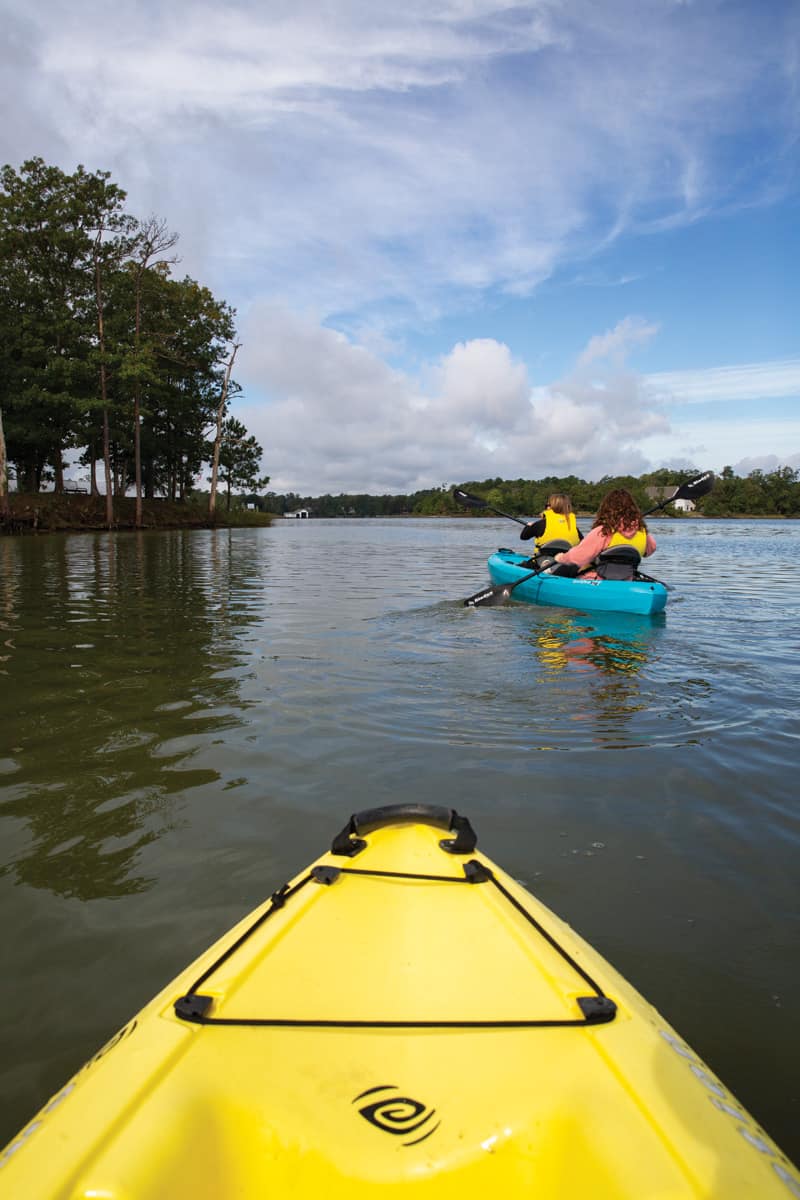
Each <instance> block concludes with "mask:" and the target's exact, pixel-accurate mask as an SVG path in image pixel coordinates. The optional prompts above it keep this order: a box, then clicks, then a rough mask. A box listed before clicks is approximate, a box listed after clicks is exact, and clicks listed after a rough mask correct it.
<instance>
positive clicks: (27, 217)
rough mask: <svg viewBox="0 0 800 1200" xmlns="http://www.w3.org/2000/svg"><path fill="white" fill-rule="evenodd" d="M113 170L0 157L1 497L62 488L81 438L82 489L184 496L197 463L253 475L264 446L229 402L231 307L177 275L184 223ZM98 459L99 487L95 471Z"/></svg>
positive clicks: (227, 475) (236, 482)
mask: <svg viewBox="0 0 800 1200" xmlns="http://www.w3.org/2000/svg"><path fill="white" fill-rule="evenodd" d="M125 200H126V193H125V192H124V191H123V190H122V189H121V188H120V187H118V186H117V184H115V183H113V182H112V181H111V179H110V174H109V172H107V171H95V172H88V171H86V170H85V169H84V168H83V167H82V166H79V167H78V168H77V169H76V170H75V171H74V172H73V173H72V174H67V173H65V172H64V171H62V170H60V169H59V168H58V167H53V166H48V165H47V164H46V163H45V162H44V161H43V160H42V159H41V158H34V159H31V160H29V161H28V162H25V163H23V164H22V166H21V168H20V169H19V170H18V171H16V170H14V169H13V168H12V167H11V166H8V165H6V166H5V167H3V168H2V171H0V263H2V267H0V513H2V511H3V508H4V507H7V494H6V467H7V468H8V471H9V473H11V474H13V476H15V478H16V484H17V488H18V490H19V491H26V492H37V491H39V490H40V489H41V488H42V486H43V485H48V486H49V485H52V486H53V487H54V488H55V491H56V492H61V491H63V489H64V468H65V465H66V464H65V460H64V455H65V453H66V452H67V451H69V450H74V449H82V450H83V454H82V457H81V459H80V462H81V464H82V465H83V466H84V468H85V469H86V472H87V482H88V485H89V490H91V491H92V492H93V493H95V494H96V493H99V492H100V491H102V492H104V493H105V495H106V497H107V500H106V504H107V513H108V516H109V523H111V514H112V504H113V497H114V496H115V495H124V494H125V493H126V492H127V490H128V489H129V488H135V492H136V500H137V523H141V501H142V497H144V498H145V499H147V498H154V497H156V496H164V497H167V498H168V499H172V500H178V499H182V498H183V497H185V496H186V495H187V494H188V493H189V491H190V490H191V488H192V486H193V484H194V481H195V480H196V478H197V476H198V474H199V472H200V470H201V468H202V466H203V464H204V463H209V464H211V466H212V486H211V499H210V507H211V509H212V511H213V506H214V498H215V494H216V487H217V478H218V477H219V478H220V479H221V480H222V481H223V482H226V480H227V483H228V489H229V495H230V489H231V488H234V489H239V490H241V489H245V490H246V489H249V490H253V489H257V488H260V487H263V485H264V484H265V483H267V482H269V480H268V479H267V478H260V477H259V463H260V459H261V447H260V446H259V445H258V443H257V442H256V440H255V438H253V437H249V436H248V433H247V430H246V429H245V428H244V426H243V425H242V424H241V422H238V421H235V420H233V419H232V418H230V417H229V416H228V405H229V401H230V399H231V398H232V397H233V396H234V395H235V394H236V393H237V392H238V391H239V390H240V389H239V387H238V385H237V384H236V382H235V381H234V380H233V379H232V377H231V370H232V367H233V362H234V358H235V355H236V350H237V349H238V344H237V342H236V328H235V323H234V318H235V311H234V309H232V308H231V307H230V306H229V305H228V304H226V303H225V301H223V300H219V299H217V298H216V297H214V296H213V295H212V294H211V292H210V291H209V289H208V288H206V287H204V286H202V285H201V284H200V283H198V282H197V281H196V280H194V279H191V278H189V277H188V276H186V277H184V278H182V279H177V278H173V277H172V273H171V272H172V267H173V266H174V265H175V264H176V263H177V262H178V258H177V256H176V255H175V253H174V249H175V246H176V244H177V241H178V235H177V234H176V233H173V232H171V231H170V230H169V229H168V227H167V224H166V222H164V221H163V220H161V219H159V218H157V217H153V216H151V217H148V218H146V219H144V220H140V219H137V218H135V217H133V216H131V215H130V214H129V213H127V212H126V211H125ZM98 470H100V472H101V479H102V487H100V486H99V485H98Z"/></svg>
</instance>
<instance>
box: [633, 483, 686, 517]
mask: <svg viewBox="0 0 800 1200" xmlns="http://www.w3.org/2000/svg"><path fill="white" fill-rule="evenodd" d="M644 490H645V495H646V496H647V497H648V499H649V500H652V501H653V503H654V504H658V502H659V501H660V500H669V498H670V496H674V495H675V493H676V492H677V490H678V485H677V484H675V483H671V484H669V486H668V487H649V488H645V489H644ZM672 507H673V508H674V509H675V510H676V512H694V500H676V501H675V503H674V504H673V506H672Z"/></svg>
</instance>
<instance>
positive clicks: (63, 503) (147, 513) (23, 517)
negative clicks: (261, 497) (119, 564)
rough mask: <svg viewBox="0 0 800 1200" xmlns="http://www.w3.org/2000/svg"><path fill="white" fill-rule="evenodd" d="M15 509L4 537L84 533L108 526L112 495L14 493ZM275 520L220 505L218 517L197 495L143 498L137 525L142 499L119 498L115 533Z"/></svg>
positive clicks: (2, 529) (2, 523)
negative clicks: (108, 503)
mask: <svg viewBox="0 0 800 1200" xmlns="http://www.w3.org/2000/svg"><path fill="white" fill-rule="evenodd" d="M8 500H9V512H8V515H7V516H6V517H3V516H2V515H0V536H2V535H3V534H6V535H8V534H36V533H80V532H81V531H85V532H87V533H88V532H97V531H101V530H108V528H109V525H108V518H107V514H106V498H105V496H102V495H96V496H88V495H69V494H62V495H56V494H55V493H54V492H31V493H20V492H10V493H9V496H8ZM271 524H272V516H271V515H270V514H269V513H263V512H258V511H252V510H250V509H247V508H243V507H239V506H232V507H231V508H230V509H226V508H225V506H224V505H221V506H217V508H216V510H215V512H214V514H213V516H210V515H209V511H208V495H207V494H201V495H200V496H199V497H198V498H197V499H190V500H184V501H173V500H166V499H156V500H142V504H141V517H140V521H139V522H138V523H137V514H136V497H135V496H115V497H114V521H113V525H112V526H111V528H112V530H114V531H125V530H129V529H130V530H135V529H137V528H138V529H140V530H148V531H149V530H167V529H217V528H223V529H224V528H235V527H239V526H258V525H261V526H267V525H271Z"/></svg>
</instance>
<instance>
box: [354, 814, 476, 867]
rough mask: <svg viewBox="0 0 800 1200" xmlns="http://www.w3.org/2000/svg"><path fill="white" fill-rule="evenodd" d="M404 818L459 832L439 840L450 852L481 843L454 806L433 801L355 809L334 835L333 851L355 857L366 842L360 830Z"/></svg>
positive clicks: (462, 851)
mask: <svg viewBox="0 0 800 1200" xmlns="http://www.w3.org/2000/svg"><path fill="white" fill-rule="evenodd" d="M402 821H414V822H416V823H417V824H419V825H433V826H435V828H436V829H447V830H452V831H453V832H454V833H455V835H456V836H455V837H454V838H443V839H442V840H441V841H440V842H439V845H440V846H441V847H442V849H443V850H446V851H447V853H448V854H471V853H472V851H473V850H474V849H475V847H476V845H477V844H478V839H477V837H476V835H475V830H474V829H473V828H472V826H471V825H470V823H469V821H468V820H467V818H466V817H462V816H459V814H458V813H457V812H456V810H455V809H454V808H442V807H439V806H438V805H433V804H387V805H385V806H384V807H383V808H365V809H364V811H363V812H359V813H353V815H352V816H351V818H350V820H349V821H348V822H347V824H346V825H345V827H344V829H343V830H342V831H341V833H337V835H336V837H335V838H334V839H333V842H332V844H331V854H342V855H345V856H346V857H347V858H353V856H354V855H356V854H358V853H359V851H360V850H363V849H364V847H365V846H366V844H367V843H366V842H365V841H364V840H363V839H362V838H360V837H359V836H358V835H359V834H360V833H372V832H373V831H374V830H376V829H381V828H382V827H383V826H384V825H398V824H399V823H400V822H402Z"/></svg>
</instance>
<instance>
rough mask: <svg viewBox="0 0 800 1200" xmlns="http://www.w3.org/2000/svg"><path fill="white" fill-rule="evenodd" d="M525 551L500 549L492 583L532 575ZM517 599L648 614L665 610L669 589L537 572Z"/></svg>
mask: <svg viewBox="0 0 800 1200" xmlns="http://www.w3.org/2000/svg"><path fill="white" fill-rule="evenodd" d="M527 561H528V560H527V558H526V557H525V556H524V555H522V554H515V553H514V552H513V551H512V550H498V551H497V553H496V554H493V555H492V556H491V557H490V559H489V577H490V579H491V581H492V583H493V584H504V583H516V582H517V580H518V579H522V578H523V576H525V575H530V573H531V569H530V567H523V566H521V564H522V563H523V562H527ZM511 596H512V598H513V599H514V600H524V601H526V602H527V603H528V604H554V605H558V606H559V607H561V608H581V609H585V610H586V611H591V612H627V613H639V614H641V615H643V616H647V615H649V614H651V613H659V612H663V610H664V608H665V607H666V603H667V589H666V588H665V587H664V585H663V583H647V582H645V581H644V580H638V579H636V580H631V581H630V582H629V581H627V580H626V581H617V580H614V579H583V578H576V579H568V578H567V577H566V576H563V575H534V576H533V578H531V579H528V580H526V581H525V583H521V584H520V585H519V587H515V588H514V591H513V592H512V593H511Z"/></svg>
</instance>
